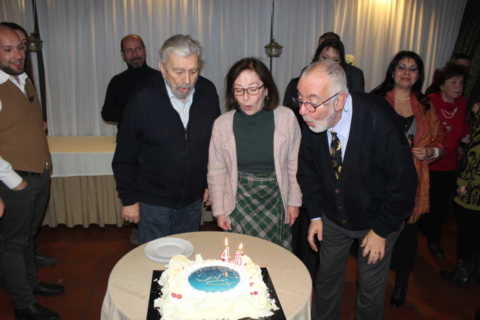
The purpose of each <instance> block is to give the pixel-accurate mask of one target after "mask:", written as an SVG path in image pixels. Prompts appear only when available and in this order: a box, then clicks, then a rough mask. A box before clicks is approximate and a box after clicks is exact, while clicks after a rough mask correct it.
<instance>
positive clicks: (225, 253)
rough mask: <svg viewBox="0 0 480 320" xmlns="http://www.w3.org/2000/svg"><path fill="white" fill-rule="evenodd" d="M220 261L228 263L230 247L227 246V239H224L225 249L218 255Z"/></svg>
mask: <svg viewBox="0 0 480 320" xmlns="http://www.w3.org/2000/svg"><path fill="white" fill-rule="evenodd" d="M220 260H222V261H224V262H228V261H229V260H230V247H229V246H228V238H227V237H225V249H223V251H222V253H221V254H220Z"/></svg>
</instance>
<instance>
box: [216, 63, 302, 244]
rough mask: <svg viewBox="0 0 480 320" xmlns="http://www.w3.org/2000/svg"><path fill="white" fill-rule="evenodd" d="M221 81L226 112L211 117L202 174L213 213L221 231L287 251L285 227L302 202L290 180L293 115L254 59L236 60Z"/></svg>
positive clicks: (295, 131)
mask: <svg viewBox="0 0 480 320" xmlns="http://www.w3.org/2000/svg"><path fill="white" fill-rule="evenodd" d="M226 82H227V87H226V107H227V110H230V111H229V112H227V113H225V114H223V115H222V116H220V117H219V118H218V119H217V120H216V121H215V123H214V126H213V131H212V138H211V140H210V151H209V161H208V176H207V178H208V188H209V193H210V201H211V204H212V210H213V215H214V216H215V217H216V218H217V224H218V226H219V227H220V228H222V229H223V230H230V231H233V232H238V233H243V234H248V235H252V236H257V237H260V238H264V239H267V240H270V241H272V242H274V243H277V244H279V245H281V246H283V247H285V248H288V249H290V248H291V231H290V226H291V225H292V224H293V223H294V222H295V219H296V218H297V216H298V212H299V207H300V206H301V204H302V195H301V192H300V187H299V186H298V183H297V178H296V175H297V158H298V149H299V146H300V137H301V133H300V128H299V126H298V122H297V119H296V118H295V115H294V114H293V112H292V111H291V110H290V109H288V108H286V107H283V106H279V105H278V104H279V95H278V90H277V87H276V85H275V82H274V81H273V78H272V75H271V73H270V71H269V70H268V69H267V67H266V66H265V64H263V63H262V62H261V61H260V60H258V59H255V58H244V59H241V60H240V61H238V62H236V63H235V64H234V65H233V66H232V67H231V69H230V71H229V72H228V74H227V81H226Z"/></svg>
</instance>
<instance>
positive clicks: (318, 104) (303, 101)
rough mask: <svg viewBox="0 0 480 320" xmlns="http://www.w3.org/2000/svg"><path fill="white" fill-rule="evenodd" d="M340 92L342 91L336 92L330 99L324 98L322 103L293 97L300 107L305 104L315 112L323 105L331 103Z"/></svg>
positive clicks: (309, 109) (310, 110)
mask: <svg viewBox="0 0 480 320" xmlns="http://www.w3.org/2000/svg"><path fill="white" fill-rule="evenodd" d="M339 94H340V91H338V92H337V93H335V94H334V95H333V96H331V97H329V98H328V99H326V100H324V101H323V102H320V103H313V102H310V101H306V100H303V99H300V98H292V100H293V102H294V103H296V104H297V106H298V108H300V107H301V106H302V105H305V106H306V107H307V109H308V111H309V112H315V111H316V110H317V108H319V107H321V106H322V105H325V104H327V103H329V102H330V101H331V100H333V99H335V98H336V97H337V96H338V95H339Z"/></svg>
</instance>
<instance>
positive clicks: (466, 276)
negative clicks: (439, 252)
mask: <svg viewBox="0 0 480 320" xmlns="http://www.w3.org/2000/svg"><path fill="white" fill-rule="evenodd" d="M440 275H441V277H442V278H443V279H445V280H448V281H452V282H453V283H454V284H455V285H456V286H457V287H460V288H465V287H466V286H468V285H469V284H470V283H471V281H472V271H471V267H470V264H468V263H465V262H464V261H463V260H459V261H458V262H457V265H456V267H455V270H453V271H440Z"/></svg>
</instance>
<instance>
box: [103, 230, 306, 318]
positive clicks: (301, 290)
mask: <svg viewBox="0 0 480 320" xmlns="http://www.w3.org/2000/svg"><path fill="white" fill-rule="evenodd" d="M173 237H177V238H182V239H185V240H188V241H190V242H191V243H192V244H193V254H192V256H191V257H190V258H193V257H194V256H195V254H197V253H200V254H202V256H203V257H204V258H205V259H218V258H219V255H220V253H221V251H222V249H223V248H224V239H225V237H228V239H229V242H230V244H231V245H232V246H238V244H239V243H240V242H242V243H243V245H244V252H245V254H247V255H248V256H250V257H251V258H252V260H253V261H254V262H255V263H257V264H258V265H259V266H261V267H267V270H268V272H269V274H270V277H271V279H272V282H273V285H274V287H275V291H276V292H277V294H278V297H279V300H280V303H281V305H282V308H283V311H284V313H285V316H286V318H287V319H295V320H309V319H310V299H311V293H312V281H311V278H310V275H309V273H308V271H307V269H306V268H305V266H304V265H303V263H302V262H301V261H300V260H299V259H298V258H297V257H295V256H294V255H293V254H292V253H291V252H289V251H287V250H285V249H284V248H282V247H280V246H278V245H276V244H273V243H272V242H269V241H266V240H263V239H260V238H256V237H251V236H246V235H241V234H237V233H225V232H193V233H182V234H176V235H174V236H173ZM145 246H146V244H144V245H142V246H139V247H137V248H135V249H133V250H132V251H130V252H128V253H127V254H125V255H124V256H123V257H122V258H121V259H120V260H119V261H118V262H117V264H116V265H115V266H114V267H113V269H112V272H111V273H110V277H109V279H108V285H107V290H106V294H105V298H104V301H103V305H102V311H101V319H102V320H145V319H146V315H147V309H148V299H149V293H150V284H151V279H152V271H153V270H162V269H164V266H163V265H162V264H160V263H158V262H154V261H152V260H150V259H148V258H147V257H146V256H145V253H144V248H145Z"/></svg>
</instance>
